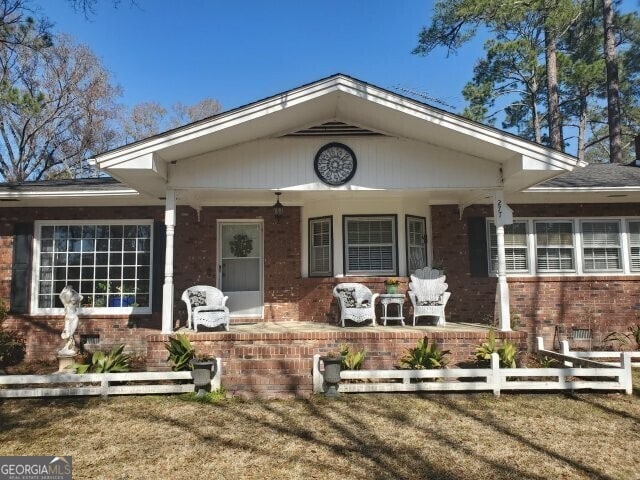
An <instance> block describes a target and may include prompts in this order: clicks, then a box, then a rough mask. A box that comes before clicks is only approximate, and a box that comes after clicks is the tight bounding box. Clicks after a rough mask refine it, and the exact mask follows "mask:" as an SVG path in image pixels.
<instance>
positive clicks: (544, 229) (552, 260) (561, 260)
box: [534, 220, 576, 273]
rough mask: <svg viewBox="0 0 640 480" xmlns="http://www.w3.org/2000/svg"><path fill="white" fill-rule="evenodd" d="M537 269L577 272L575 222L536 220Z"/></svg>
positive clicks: (540, 270) (542, 270)
mask: <svg viewBox="0 0 640 480" xmlns="http://www.w3.org/2000/svg"><path fill="white" fill-rule="evenodd" d="M534 226H535V241H536V270H537V271H538V272H545V273H547V272H575V271H576V267H575V249H574V242H573V222H571V221H566V220H548V221H537V220H536V221H534Z"/></svg>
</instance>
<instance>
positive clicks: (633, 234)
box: [629, 221, 640, 272]
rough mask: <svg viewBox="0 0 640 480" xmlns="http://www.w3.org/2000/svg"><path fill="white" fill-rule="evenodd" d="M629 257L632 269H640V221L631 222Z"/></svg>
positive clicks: (635, 270)
mask: <svg viewBox="0 0 640 480" xmlns="http://www.w3.org/2000/svg"><path fill="white" fill-rule="evenodd" d="M629 259H630V261H629V263H630V264H631V270H632V271H634V272H637V271H640V221H630V222H629Z"/></svg>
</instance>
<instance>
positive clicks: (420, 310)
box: [407, 267, 451, 327]
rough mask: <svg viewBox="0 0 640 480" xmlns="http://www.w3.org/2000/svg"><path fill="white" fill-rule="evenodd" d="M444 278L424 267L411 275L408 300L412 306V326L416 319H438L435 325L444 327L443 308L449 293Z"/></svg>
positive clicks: (440, 274) (432, 269)
mask: <svg viewBox="0 0 640 480" xmlns="http://www.w3.org/2000/svg"><path fill="white" fill-rule="evenodd" d="M446 279H447V277H445V276H444V275H443V274H442V273H441V272H440V270H436V269H435V268H431V267H424V268H422V269H419V270H416V271H415V273H413V274H412V275H411V283H409V291H408V292H407V293H408V294H409V298H410V299H411V303H412V304H413V325H414V326H415V324H416V318H417V317H426V316H429V317H438V321H437V323H436V325H438V326H442V327H443V326H444V325H445V323H446V322H445V319H444V307H445V306H446V305H447V302H448V301H449V297H450V296H451V292H447V288H449V286H448V285H447V284H446V283H445V280H446Z"/></svg>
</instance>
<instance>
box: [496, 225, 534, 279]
mask: <svg viewBox="0 0 640 480" xmlns="http://www.w3.org/2000/svg"><path fill="white" fill-rule="evenodd" d="M504 247H505V248H504V251H505V260H506V265H507V272H510V273H527V272H528V271H529V239H528V223H527V222H523V221H514V222H513V224H511V225H505V227H504ZM489 250H490V264H489V267H490V271H491V272H492V273H497V271H498V239H497V236H496V225H495V223H494V222H489Z"/></svg>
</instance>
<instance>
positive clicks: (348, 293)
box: [333, 283, 379, 327]
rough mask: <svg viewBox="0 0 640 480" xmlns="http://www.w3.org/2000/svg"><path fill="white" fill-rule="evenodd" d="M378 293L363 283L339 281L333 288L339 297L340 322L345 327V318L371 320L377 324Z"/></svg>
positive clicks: (362, 320) (360, 320)
mask: <svg viewBox="0 0 640 480" xmlns="http://www.w3.org/2000/svg"><path fill="white" fill-rule="evenodd" d="M378 295H379V294H377V293H375V294H374V293H372V292H371V290H369V289H368V288H367V287H365V286H364V285H362V284H361V283H339V284H338V285H336V286H335V288H334V289H333V296H334V297H336V299H338V305H340V323H341V324H342V326H343V327H344V321H345V320H347V319H348V320H353V321H354V322H357V323H362V322H364V321H365V320H371V322H372V325H376V312H375V306H376V298H378Z"/></svg>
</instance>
